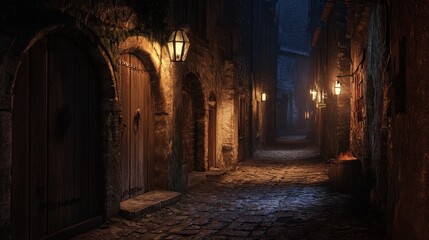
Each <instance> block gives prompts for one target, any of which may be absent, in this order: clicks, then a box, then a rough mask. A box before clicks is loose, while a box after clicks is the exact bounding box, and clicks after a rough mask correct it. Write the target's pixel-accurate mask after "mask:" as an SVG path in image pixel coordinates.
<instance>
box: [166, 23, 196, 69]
mask: <svg viewBox="0 0 429 240" xmlns="http://www.w3.org/2000/svg"><path fill="white" fill-rule="evenodd" d="M190 45H191V43H190V42H189V38H188V36H187V35H186V33H185V31H184V30H183V29H177V30H174V31H173V33H171V36H170V38H169V39H168V42H167V47H168V55H169V56H170V60H171V61H172V62H184V61H185V59H186V56H187V55H188V51H189V46H190Z"/></svg>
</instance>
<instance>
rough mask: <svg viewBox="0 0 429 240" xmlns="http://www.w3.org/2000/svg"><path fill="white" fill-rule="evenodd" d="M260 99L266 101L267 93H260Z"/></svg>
mask: <svg viewBox="0 0 429 240" xmlns="http://www.w3.org/2000/svg"><path fill="white" fill-rule="evenodd" d="M261 100H262V102H265V101H267V93H265V92H263V93H262V95H261Z"/></svg>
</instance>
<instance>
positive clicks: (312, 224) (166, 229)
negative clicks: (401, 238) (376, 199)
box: [76, 145, 383, 240]
mask: <svg viewBox="0 0 429 240" xmlns="http://www.w3.org/2000/svg"><path fill="white" fill-rule="evenodd" d="M327 170H328V164H326V163H325V162H322V161H321V160H320V156H319V152H318V150H317V148H315V147H312V146H306V145H296V146H294V147H289V149H284V148H271V149H265V150H260V151H258V152H256V153H255V154H254V158H253V159H252V160H247V161H245V162H244V163H242V164H240V165H239V166H238V168H237V169H236V170H234V171H230V172H228V173H227V174H226V175H224V176H222V177H215V178H209V179H208V181H207V182H205V183H203V184H201V185H198V186H195V187H193V188H191V189H189V190H188V192H187V193H186V194H184V195H183V196H182V199H181V200H180V202H179V203H177V204H175V205H173V206H169V207H167V208H164V209H162V210H160V211H157V212H154V213H151V214H147V215H144V216H141V217H138V218H136V219H132V220H126V219H122V218H119V217H118V218H113V219H110V220H109V221H108V222H107V223H106V224H104V225H102V226H101V227H100V228H98V229H94V230H92V231H90V232H87V233H85V234H83V235H81V236H78V237H77V238H76V239H347V240H352V239H383V237H382V236H383V234H382V231H381V230H380V229H381V228H380V227H377V226H381V224H380V223H379V222H378V221H377V220H375V219H376V218H375V217H374V214H372V213H371V211H369V210H368V208H366V207H363V206H359V205H356V204H355V203H353V202H354V201H353V198H352V197H351V196H350V195H346V194H339V193H335V192H332V191H330V190H329V187H328V184H327V181H328V176H327Z"/></svg>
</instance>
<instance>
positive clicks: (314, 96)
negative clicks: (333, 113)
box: [310, 89, 317, 101]
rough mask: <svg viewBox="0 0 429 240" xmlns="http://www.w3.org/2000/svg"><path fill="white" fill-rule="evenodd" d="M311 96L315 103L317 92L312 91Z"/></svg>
mask: <svg viewBox="0 0 429 240" xmlns="http://www.w3.org/2000/svg"><path fill="white" fill-rule="evenodd" d="M310 94H311V100H313V101H315V100H316V98H317V91H316V90H313V89H310Z"/></svg>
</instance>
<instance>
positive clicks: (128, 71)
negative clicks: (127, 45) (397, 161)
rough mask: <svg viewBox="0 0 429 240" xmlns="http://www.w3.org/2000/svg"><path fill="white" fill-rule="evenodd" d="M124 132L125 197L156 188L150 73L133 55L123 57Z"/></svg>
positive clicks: (121, 67) (121, 72)
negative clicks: (154, 186)
mask: <svg viewBox="0 0 429 240" xmlns="http://www.w3.org/2000/svg"><path fill="white" fill-rule="evenodd" d="M120 74H121V94H120V97H121V101H122V116H123V131H122V200H125V199H129V198H132V197H134V196H137V195H139V194H142V193H145V192H148V191H150V190H152V189H153V185H154V159H153V155H154V147H155V146H154V144H153V142H154V113H153V108H154V102H153V99H152V94H151V87H150V76H149V73H148V72H147V71H146V68H145V66H144V65H143V63H142V62H141V61H140V59H139V58H138V57H136V56H135V55H133V54H123V55H121V59H120Z"/></svg>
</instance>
